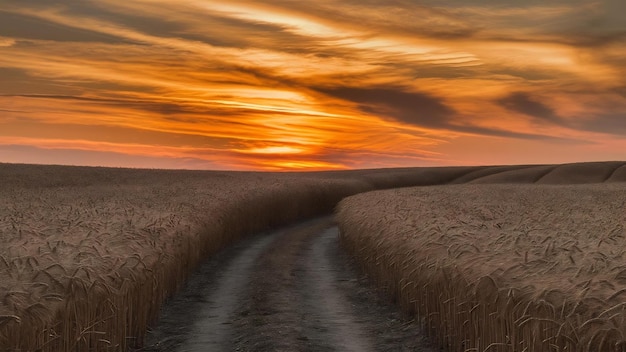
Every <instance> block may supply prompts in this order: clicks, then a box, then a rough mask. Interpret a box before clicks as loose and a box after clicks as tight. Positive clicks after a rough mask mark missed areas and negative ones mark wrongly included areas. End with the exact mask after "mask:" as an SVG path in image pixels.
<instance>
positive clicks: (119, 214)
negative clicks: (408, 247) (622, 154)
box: [0, 163, 626, 352]
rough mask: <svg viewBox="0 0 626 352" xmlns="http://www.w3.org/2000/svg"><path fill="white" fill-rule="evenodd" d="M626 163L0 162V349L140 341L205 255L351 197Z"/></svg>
mask: <svg viewBox="0 0 626 352" xmlns="http://www.w3.org/2000/svg"><path fill="white" fill-rule="evenodd" d="M625 164H626V163H597V164H569V165H562V166H555V165H552V166H550V165H543V166H532V165H527V166H513V167H512V166H502V167H485V166H481V167H442V168H405V169H378V170H357V171H334V172H309V173H254V172H218V171H180V170H179V171H173V170H169V171H168V170H140V169H114V168H93V167H68V166H35V165H21V164H2V163H0V351H2V352H18V351H19V352H24V351H41V352H70V351H72V352H73V351H80V352H83V351H126V350H127V348H128V347H141V346H142V343H143V341H142V339H143V336H144V335H145V331H146V329H147V327H148V326H149V325H150V324H151V323H153V322H154V321H155V320H156V319H157V318H158V314H159V309H160V308H161V306H162V304H163V303H164V302H165V300H166V299H167V298H168V297H169V296H171V295H172V294H173V293H174V292H176V291H177V290H178V289H179V288H180V287H181V285H183V283H184V282H185V280H186V278H187V277H188V276H189V275H190V273H191V272H192V271H193V270H194V268H196V267H197V266H198V264H199V263H200V262H201V261H203V260H204V259H206V258H207V257H209V256H211V255H212V254H214V253H216V252H217V251H219V250H220V249H222V248H224V247H225V246H227V245H229V244H231V243H233V242H235V241H237V240H239V239H240V238H242V237H243V236H246V235H248V234H252V233H256V232H260V231H265V230H268V229H271V228H273V227H276V226H279V225H283V224H286V223H289V222H293V221H297V220H301V219H304V218H307V217H312V216H316V215H320V214H330V213H331V212H332V211H333V209H334V207H335V206H336V204H337V203H338V202H339V201H340V200H341V199H343V198H345V197H347V196H350V195H354V194H357V193H361V192H365V191H371V190H375V189H384V188H393V187H408V186H429V185H441V184H451V183H467V182H470V183H480V182H482V181H483V180H485V179H486V180H487V181H485V182H501V181H502V179H505V180H508V179H510V178H511V177H512V176H511V174H510V173H511V172H513V173H514V177H515V182H518V183H532V182H537V181H540V180H543V179H545V180H547V181H546V182H545V183H554V178H550V177H551V175H554V174H555V173H556V174H557V176H558V174H559V172H561V170H563V169H564V168H565V174H567V173H568V172H572V171H571V170H572V169H573V170H574V171H575V172H579V173H580V172H582V173H584V174H585V175H591V176H593V177H592V179H585V178H582V179H581V178H577V179H574V180H572V182H574V181H575V182H596V181H595V180H596V179H601V180H602V181H605V182H615V181H621V180H623V179H626V167H625V166H624V165H625ZM568 170H569V171H568ZM581 170H582V171H581ZM598 170H600V172H598ZM562 173H563V172H561V174H562ZM501 175H504V176H501ZM559 177H561V178H562V176H559ZM559 177H557V178H556V179H557V181H558V180H559V179H560V178H559ZM545 180H544V181H545ZM450 187H453V186H450ZM344 204H350V203H344ZM341 209H342V212H341V213H340V214H343V216H345V214H346V212H345V211H346V205H343V206H342V207H341ZM359 209H362V208H361V205H358V206H356V207H355V211H360V210H359ZM390 224H391V223H390ZM379 226H382V227H384V223H381V224H379ZM354 239H355V241H357V238H356V237H354ZM359 241H360V240H359ZM364 243H366V242H364ZM390 243H392V242H390ZM398 245H399V246H400V247H401V248H404V247H405V246H404V244H403V243H399V244H398ZM603 245H605V244H603ZM407 263H408V262H407ZM390 272H391V271H390ZM394 275H396V274H394ZM402 282H403V284H402V285H405V283H404V281H402ZM592 284H594V283H590V284H589V285H590V287H591V286H592ZM401 291H402V292H408V291H406V289H403V290H401ZM407 297H408V296H407ZM616 297H618V296H616ZM411 300H413V299H412V298H411V299H409V301H411ZM565 331H566V330H563V333H565ZM607 336H608V335H607ZM598 338H600V337H597V336H596V337H595V339H596V340H597V339H598ZM494 346H497V345H494Z"/></svg>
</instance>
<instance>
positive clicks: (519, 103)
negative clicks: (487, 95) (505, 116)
mask: <svg viewBox="0 0 626 352" xmlns="http://www.w3.org/2000/svg"><path fill="white" fill-rule="evenodd" d="M497 103H498V104H500V105H502V106H504V107H505V108H507V109H509V110H511V111H515V112H521V113H522V114H525V115H528V116H531V117H534V118H535V119H537V120H540V121H549V122H553V123H561V122H562V121H561V119H560V118H559V116H558V115H557V114H556V112H555V111H554V110H553V109H552V108H551V107H549V106H548V105H546V104H544V103H542V102H541V101H539V100H538V99H537V98H535V97H532V96H531V95H530V94H528V93H524V92H515V93H511V94H509V95H508V96H506V97H504V98H502V99H499V100H497Z"/></svg>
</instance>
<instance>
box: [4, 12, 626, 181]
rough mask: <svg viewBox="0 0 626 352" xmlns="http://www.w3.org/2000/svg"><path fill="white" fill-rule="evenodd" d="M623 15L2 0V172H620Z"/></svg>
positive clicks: (625, 111)
mask: <svg viewBox="0 0 626 352" xmlns="http://www.w3.org/2000/svg"><path fill="white" fill-rule="evenodd" d="M624 13H626V3H624V2H623V1H620V0H598V1H595V0H571V1H566V0H556V1H551V2H550V3H549V4H546V3H544V2H541V1H534V0H533V1H527V2H524V5H523V6H520V5H518V4H517V2H514V1H511V0H508V1H495V0H467V1H460V0H446V1H434V0H421V1H408V0H390V1H382V0H368V1H357V0H348V1H339V0H322V1H316V2H310V3H307V2H304V3H300V2H293V1H287V0H270V1H263V2H259V1H242V0H229V1H226V0H212V1H206V0H205V1H203V0H181V1H172V0H136V1H125V2H123V1H119V0H101V1H97V2H96V1H79V0H69V1H65V2H63V3H61V4H51V3H50V2H46V1H41V0H24V1H19V2H11V3H3V4H1V5H0V77H1V79H0V162H12V163H35V164H71V165H87V166H114V167H116V166H117V167H138V168H164V169H179V168H180V169H213V170H318V169H328V170H332V169H363V168H381V167H414V166H452V165H511V164H558V163H567V162H584V161H607V160H626V83H625V81H624V77H626V18H625V15H624Z"/></svg>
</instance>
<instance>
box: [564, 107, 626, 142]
mask: <svg viewBox="0 0 626 352" xmlns="http://www.w3.org/2000/svg"><path fill="white" fill-rule="evenodd" d="M572 125H573V126H572V127H574V128H577V129H580V130H584V131H591V132H600V133H607V134H612V135H616V136H619V137H625V136H626V111H624V112H622V113H613V114H603V115H596V116H593V117H592V118H588V117H585V118H578V119H575V120H574V121H573V122H572Z"/></svg>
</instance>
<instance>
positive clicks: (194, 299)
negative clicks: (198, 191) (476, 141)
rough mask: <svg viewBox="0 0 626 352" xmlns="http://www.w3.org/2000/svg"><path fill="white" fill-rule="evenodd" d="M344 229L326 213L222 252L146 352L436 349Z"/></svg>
mask: <svg viewBox="0 0 626 352" xmlns="http://www.w3.org/2000/svg"><path fill="white" fill-rule="evenodd" d="M337 235H338V230H337V228H336V227H335V226H334V224H333V222H332V218H331V217H326V218H319V219H315V220H310V221H307V222H303V223H300V224H297V225H294V226H291V227H287V228H284V229H281V230H278V231H275V232H272V233H269V234H263V235H259V236H256V237H253V238H250V239H248V240H246V241H244V242H242V243H239V244H238V245H236V246H233V247H232V248H229V249H228V250H226V251H224V252H222V253H220V254H218V255H217V256H215V257H214V258H212V259H211V260H210V261H208V262H207V263H206V264H204V265H203V266H202V267H201V268H200V270H198V272H196V273H195V274H194V275H193V276H192V277H191V278H190V280H189V282H188V284H187V286H186V287H185V288H184V289H183V290H182V292H181V293H179V294H178V295H177V296H176V297H174V298H173V299H172V300H171V301H170V302H169V303H168V304H167V305H166V306H165V308H164V309H163V311H162V316H161V320H160V321H159V323H158V324H157V325H156V326H155V327H154V328H153V329H152V330H151V331H150V332H149V334H148V336H147V338H146V347H144V348H143V349H141V351H153V352H156V351H159V352H160V351H163V352H164V351H168V352H169V351H172V352H196V351H198V352H199V351H313V352H316V351H362V352H368V351H425V352H431V351H438V349H435V348H433V347H431V346H430V345H429V344H428V342H427V341H426V339H425V338H424V336H423V335H422V333H421V330H420V328H419V327H418V326H417V324H416V323H415V322H412V321H406V320H404V319H403V318H402V317H401V315H400V313H399V312H398V311H397V308H396V307H394V306H392V305H390V304H389V302H386V301H384V298H381V296H380V295H379V294H378V293H377V292H375V291H374V290H372V289H371V288H370V286H369V285H368V282H367V278H365V277H363V276H359V275H358V274H357V272H358V271H357V270H356V268H355V267H354V265H353V263H352V262H351V261H350V259H349V258H348V257H347V256H346V255H345V254H344V253H343V252H342V251H341V250H340V249H339V244H338V238H337Z"/></svg>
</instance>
